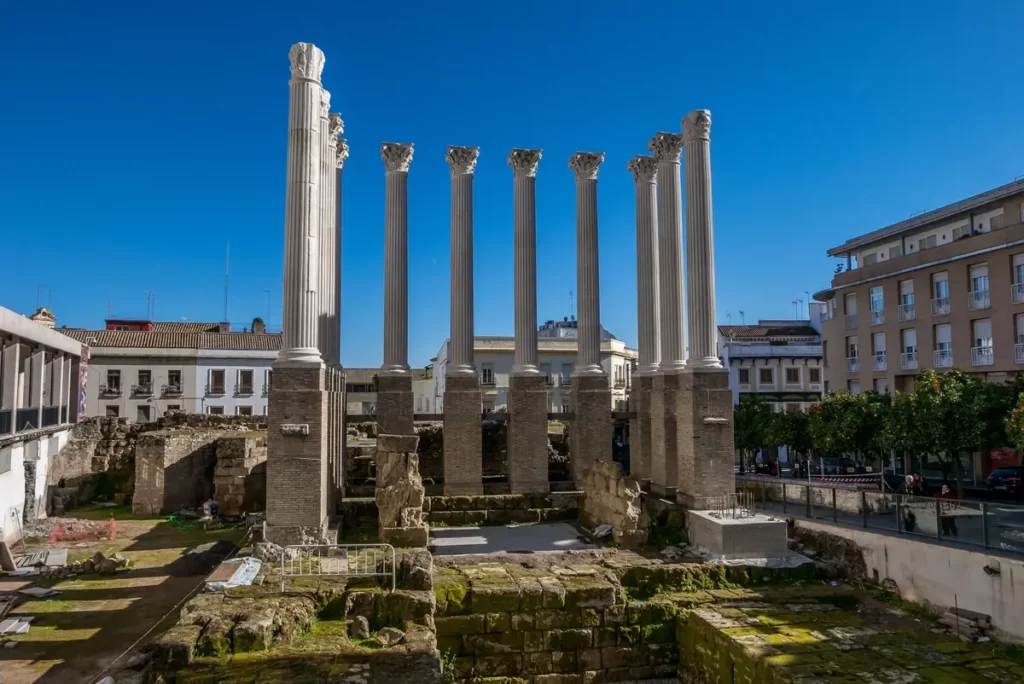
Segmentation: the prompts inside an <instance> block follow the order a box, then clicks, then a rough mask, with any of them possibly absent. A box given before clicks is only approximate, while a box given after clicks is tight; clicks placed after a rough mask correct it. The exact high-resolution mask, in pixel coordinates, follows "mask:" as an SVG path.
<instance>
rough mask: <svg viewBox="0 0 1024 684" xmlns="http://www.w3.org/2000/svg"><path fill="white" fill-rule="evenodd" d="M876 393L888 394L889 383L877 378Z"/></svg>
mask: <svg viewBox="0 0 1024 684" xmlns="http://www.w3.org/2000/svg"><path fill="white" fill-rule="evenodd" d="M875 391H876V392H878V393H879V394H888V393H889V381H888V380H886V379H885V378H875Z"/></svg>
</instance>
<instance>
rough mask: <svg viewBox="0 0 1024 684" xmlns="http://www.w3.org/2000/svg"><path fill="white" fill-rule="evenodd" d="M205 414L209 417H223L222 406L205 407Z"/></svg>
mask: <svg viewBox="0 0 1024 684" xmlns="http://www.w3.org/2000/svg"><path fill="white" fill-rule="evenodd" d="M206 412H207V413H209V414H210V415H211V416H223V415H224V407H223V406H207V407H206Z"/></svg>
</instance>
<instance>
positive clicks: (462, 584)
mask: <svg viewBox="0 0 1024 684" xmlns="http://www.w3.org/2000/svg"><path fill="white" fill-rule="evenodd" d="M433 584H434V600H435V602H436V604H437V614H438V615H464V614H466V613H468V612H469V608H470V606H469V600H468V596H469V578H468V577H466V576H465V575H463V574H462V573H461V572H459V571H458V570H453V569H450V568H435V569H434V574H433Z"/></svg>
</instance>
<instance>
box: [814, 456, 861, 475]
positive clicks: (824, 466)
mask: <svg viewBox="0 0 1024 684" xmlns="http://www.w3.org/2000/svg"><path fill="white" fill-rule="evenodd" d="M823 470H824V472H822V471H823ZM865 472H871V471H870V470H868V469H866V468H865V467H864V466H862V465H858V464H857V462H856V461H854V460H853V459H852V458H850V457H848V456H824V457H821V458H815V459H812V460H811V474H813V475H855V474H862V473H865Z"/></svg>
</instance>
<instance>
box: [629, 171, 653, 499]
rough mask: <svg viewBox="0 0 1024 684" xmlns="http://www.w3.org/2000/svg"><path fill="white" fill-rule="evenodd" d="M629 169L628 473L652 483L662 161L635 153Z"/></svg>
mask: <svg viewBox="0 0 1024 684" xmlns="http://www.w3.org/2000/svg"><path fill="white" fill-rule="evenodd" d="M626 168H627V169H628V170H629V171H630V173H632V174H633V182H634V184H635V189H636V278H637V282H636V296H637V303H636V312H637V333H638V335H637V337H638V341H639V343H638V345H637V346H638V347H639V352H640V354H639V367H638V369H637V372H636V373H634V374H633V389H632V392H631V393H630V400H631V401H630V403H631V404H632V409H633V410H632V413H633V415H634V417H633V418H631V419H630V431H629V442H630V445H629V446H630V449H629V454H630V459H629V467H630V475H631V476H632V477H633V478H635V479H637V480H640V481H642V482H643V481H649V480H650V479H651V390H652V387H653V383H654V375H655V374H656V373H657V372H658V365H659V363H660V361H661V339H660V338H659V335H660V329H661V326H660V324H659V320H658V316H659V315H660V311H659V309H660V307H659V306H658V290H659V287H658V218H657V216H658V208H657V191H656V187H655V181H656V179H657V177H658V163H657V160H656V159H655V158H654V157H648V156H645V155H637V156H635V157H633V159H632V160H630V162H629V164H627V166H626Z"/></svg>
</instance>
